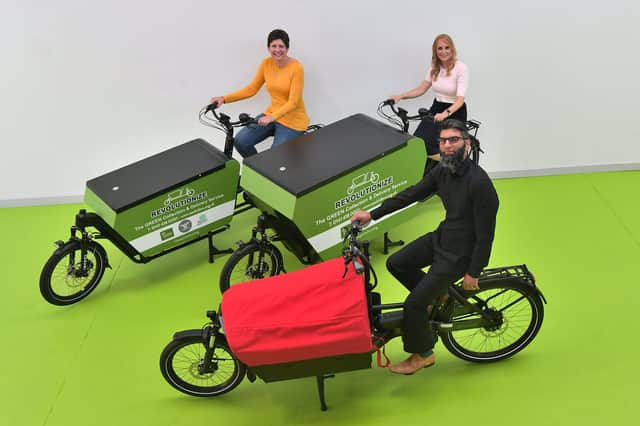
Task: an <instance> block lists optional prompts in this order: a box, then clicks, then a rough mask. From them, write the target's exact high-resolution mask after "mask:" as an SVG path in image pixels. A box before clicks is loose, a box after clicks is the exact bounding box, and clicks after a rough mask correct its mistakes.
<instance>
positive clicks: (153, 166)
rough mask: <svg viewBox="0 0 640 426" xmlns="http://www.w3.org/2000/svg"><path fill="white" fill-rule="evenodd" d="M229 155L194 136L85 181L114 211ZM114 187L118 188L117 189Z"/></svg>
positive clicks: (191, 177)
mask: <svg viewBox="0 0 640 426" xmlns="http://www.w3.org/2000/svg"><path fill="white" fill-rule="evenodd" d="M227 161H228V158H227V157H226V156H225V155H224V154H223V153H222V152H221V151H220V150H219V149H217V148H216V147H214V146H213V145H211V144H209V143H208V142H207V141H205V140H204V139H194V140H192V141H189V142H185V143H183V144H181V145H178V146H176V147H174V148H171V149H168V150H166V151H163V152H161V153H159V154H156V155H153V156H151V157H147V158H145V159H143V160H140V161H137V162H135V163H132V164H129V165H128V166H124V167H122V168H120V169H118V170H114V171H112V172H109V173H107V174H104V175H102V176H99V177H97V178H94V179H91V180H89V181H87V187H88V188H89V189H90V190H91V191H93V192H94V193H95V194H96V195H97V196H98V197H100V199H101V200H102V201H104V202H105V203H106V204H107V205H108V206H109V207H111V208H112V209H113V210H114V211H115V212H121V211H124V210H126V209H128V208H131V207H133V206H135V205H136V204H139V203H141V202H143V201H146V200H149V199H151V198H154V197H156V196H157V195H159V194H162V193H163V192H166V191H168V190H170V189H172V188H174V187H176V186H179V185H182V184H184V183H186V182H189V181H192V180H195V179H197V178H198V177H200V176H204V175H208V174H210V173H211V172H213V171H215V170H218V169H221V168H224V166H225V163H226V162H227ZM116 188H117V189H116Z"/></svg>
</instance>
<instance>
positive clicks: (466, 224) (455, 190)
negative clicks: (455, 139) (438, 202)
mask: <svg viewBox="0 0 640 426" xmlns="http://www.w3.org/2000/svg"><path fill="white" fill-rule="evenodd" d="M434 192H437V194H438V195H439V196H440V198H441V199H442V203H443V204H444V208H445V210H446V212H447V214H446V217H445V219H444V220H443V221H442V222H441V223H440V225H439V226H438V228H437V230H436V231H435V232H436V243H437V244H438V245H439V247H437V249H439V251H441V252H442V253H444V254H445V255H447V254H448V255H449V258H450V260H452V261H454V262H455V261H457V260H460V259H463V258H464V259H467V258H468V262H469V266H468V268H467V273H468V274H469V275H471V276H472V277H478V276H479V275H480V272H481V271H482V269H483V268H484V267H485V266H487V264H488V263H489V256H490V255H491V245H492V243H493V236H494V232H495V228H496V215H497V213H498V194H497V193H496V190H495V188H494V187H493V183H492V182H491V179H490V178H489V176H488V175H487V173H486V172H485V171H484V170H483V169H482V168H481V167H480V166H478V165H476V164H474V163H472V162H471V161H470V160H469V159H467V160H465V161H464V162H463V163H462V166H461V167H460V169H459V170H457V171H456V173H455V174H452V173H451V171H449V170H448V169H446V168H444V167H442V166H441V165H437V166H436V167H434V168H433V169H432V170H431V172H430V173H428V174H427V175H426V176H425V177H424V178H423V179H422V180H421V181H420V182H418V183H417V184H415V185H414V186H412V187H409V188H407V189H405V190H404V191H402V192H400V193H398V194H397V195H396V196H395V197H391V198H387V199H386V200H385V201H384V202H383V203H382V205H381V206H380V207H378V208H376V209H374V210H372V211H371V217H372V218H373V219H379V218H380V217H382V216H384V215H386V214H388V213H391V212H393V211H395V210H398V209H401V208H403V207H406V206H408V205H409V204H411V203H414V202H416V201H418V200H421V199H423V198H425V197H426V196H428V195H429V194H432V193H434Z"/></svg>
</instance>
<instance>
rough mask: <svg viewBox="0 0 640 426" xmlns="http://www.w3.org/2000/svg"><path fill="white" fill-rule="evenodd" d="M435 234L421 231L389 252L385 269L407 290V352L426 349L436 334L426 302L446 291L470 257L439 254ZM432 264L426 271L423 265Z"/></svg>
mask: <svg viewBox="0 0 640 426" xmlns="http://www.w3.org/2000/svg"><path fill="white" fill-rule="evenodd" d="M437 238H438V234H437V233H435V232H432V233H429V234H427V235H424V236H422V237H420V238H418V239H417V240H415V241H413V242H411V243H409V244H408V245H406V246H405V247H403V248H402V249H401V250H399V251H397V252H396V253H394V254H392V255H391V256H389V258H388V259H387V269H388V270H389V272H391V274H392V275H393V276H394V277H396V279H397V280H398V281H400V282H401V283H402V284H403V285H404V286H405V287H406V288H407V289H408V290H409V292H410V293H409V296H407V298H406V300H405V302H404V322H403V331H404V335H403V338H402V340H403V343H404V350H405V351H406V352H409V353H420V352H427V351H428V350H430V349H432V348H433V345H434V342H435V337H434V336H433V333H432V331H431V327H429V313H428V312H427V305H429V304H433V302H434V301H435V299H436V298H437V297H438V296H440V295H441V294H444V293H446V290H447V287H448V286H449V285H450V284H452V283H454V282H455V281H457V280H459V279H460V278H461V277H462V276H463V275H464V274H465V272H466V269H467V267H468V263H469V257H468V256H464V257H456V258H455V259H451V257H450V256H444V255H442V254H441V253H440V252H439V250H438V249H437ZM429 265H431V268H429V271H428V272H426V273H425V272H423V271H422V268H424V267H426V266H429Z"/></svg>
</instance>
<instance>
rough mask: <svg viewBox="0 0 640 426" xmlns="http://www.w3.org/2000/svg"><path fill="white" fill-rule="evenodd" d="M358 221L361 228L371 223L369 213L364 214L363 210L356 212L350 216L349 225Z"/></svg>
mask: <svg viewBox="0 0 640 426" xmlns="http://www.w3.org/2000/svg"><path fill="white" fill-rule="evenodd" d="M355 221H358V222H360V224H361V225H362V226H364V225H366V224H367V223H369V222H371V213H369V212H365V211H364V210H358V211H356V212H354V213H353V215H352V216H351V223H353V222H355Z"/></svg>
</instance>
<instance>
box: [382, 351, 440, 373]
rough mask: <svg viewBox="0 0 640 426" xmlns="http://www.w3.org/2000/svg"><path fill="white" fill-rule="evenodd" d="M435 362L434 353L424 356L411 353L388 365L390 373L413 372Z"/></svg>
mask: <svg viewBox="0 0 640 426" xmlns="http://www.w3.org/2000/svg"><path fill="white" fill-rule="evenodd" d="M435 363H436V357H435V355H434V354H431V355H429V356H428V357H426V358H424V357H422V356H420V354H411V356H410V357H409V358H407V359H405V360H404V361H402V362H399V363H397V364H393V365H392V366H391V367H389V370H390V371H391V372H392V373H396V374H407V375H408V374H413V373H415V372H416V371H418V370H420V369H421V368H427V367H431V366H432V365H433V364H435Z"/></svg>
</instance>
